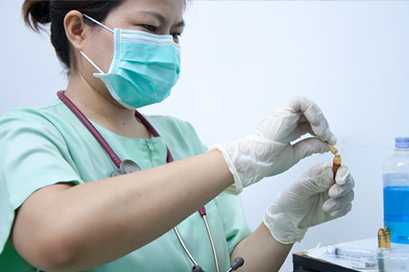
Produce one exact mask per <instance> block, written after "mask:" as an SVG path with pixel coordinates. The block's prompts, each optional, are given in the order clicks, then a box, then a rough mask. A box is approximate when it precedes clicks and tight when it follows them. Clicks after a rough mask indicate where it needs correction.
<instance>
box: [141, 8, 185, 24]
mask: <svg viewBox="0 0 409 272" xmlns="http://www.w3.org/2000/svg"><path fill="white" fill-rule="evenodd" d="M143 13H145V14H148V15H151V16H153V17H156V18H157V19H158V20H159V21H160V22H161V23H162V24H164V23H165V22H166V18H165V17H164V16H163V15H162V14H160V13H158V12H154V11H144V12H143ZM185 25H186V23H185V21H184V20H182V21H180V22H178V23H176V24H175V25H174V27H184V26H185Z"/></svg>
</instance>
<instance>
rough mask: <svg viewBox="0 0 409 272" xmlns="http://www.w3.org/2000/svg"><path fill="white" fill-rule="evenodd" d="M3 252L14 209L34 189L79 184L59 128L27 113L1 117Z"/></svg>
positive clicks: (0, 230) (0, 229)
mask: <svg viewBox="0 0 409 272" xmlns="http://www.w3.org/2000/svg"><path fill="white" fill-rule="evenodd" d="M0 154H1V156H0V214H1V220H0V253H1V252H2V251H3V249H4V246H5V244H6V242H7V240H8V237H9V235H10V232H11V228H12V225H13V221H14V216H15V210H16V209H17V208H18V207H20V206H21V205H22V203H23V202H24V201H25V200H26V199H27V198H28V197H29V196H30V195H31V194H32V193H33V192H35V191H37V190H39V189H41V188H43V187H45V186H48V185H52V184H56V183H60V182H69V183H74V184H79V183H80V181H81V180H80V177H79V175H78V173H77V172H76V171H75V170H74V169H73V167H72V166H71V165H70V164H69V163H68V159H69V158H68V157H69V151H68V150H67V146H66V144H65V142H64V139H63V137H62V135H61V134H60V133H59V131H58V130H57V129H56V128H55V127H54V126H53V125H52V124H51V123H50V122H49V121H47V120H46V119H44V118H39V117H38V116H35V115H34V114H29V113H26V112H15V113H10V114H8V115H5V116H3V117H2V118H0Z"/></svg>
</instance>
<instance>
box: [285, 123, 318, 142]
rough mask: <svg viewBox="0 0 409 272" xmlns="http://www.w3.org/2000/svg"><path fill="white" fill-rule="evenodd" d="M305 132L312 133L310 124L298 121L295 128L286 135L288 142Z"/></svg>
mask: <svg viewBox="0 0 409 272" xmlns="http://www.w3.org/2000/svg"><path fill="white" fill-rule="evenodd" d="M306 134H311V135H314V132H313V130H312V128H311V125H310V123H308V122H300V123H298V126H297V128H296V129H295V130H294V131H293V132H292V133H291V134H290V135H289V136H288V139H289V142H292V141H295V140H297V139H299V138H300V137H301V136H304V135H306Z"/></svg>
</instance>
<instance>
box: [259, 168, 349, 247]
mask: <svg viewBox="0 0 409 272" xmlns="http://www.w3.org/2000/svg"><path fill="white" fill-rule="evenodd" d="M335 180H336V183H335V182H334V174H333V172H332V167H330V166H325V167H314V168H312V169H311V170H310V171H309V172H307V173H306V175H304V176H303V177H302V178H301V179H300V180H299V181H298V182H297V183H296V184H294V185H293V186H292V187H291V188H290V189H289V190H288V191H287V192H285V193H283V194H281V196H280V197H279V198H278V200H276V201H275V203H274V204H273V205H272V206H271V207H270V208H269V209H268V210H267V212H266V214H265V216H264V224H265V225H266V226H267V228H268V229H269V230H270V232H271V234H272V236H273V237H274V239H276V240H277V241H278V242H280V243H283V244H293V243H295V242H297V241H301V240H302V239H303V238H304V235H305V233H306V231H307V229H308V228H309V227H312V226H315V225H319V224H321V223H324V222H327V221H330V220H333V219H336V218H338V217H342V216H344V215H346V214H347V213H349V212H350V211H351V208H352V201H353V199H354V191H353V189H354V186H355V183H354V179H353V177H352V176H351V174H350V172H349V170H348V168H347V167H345V166H342V167H341V168H339V170H338V172H337V175H336V178H335Z"/></svg>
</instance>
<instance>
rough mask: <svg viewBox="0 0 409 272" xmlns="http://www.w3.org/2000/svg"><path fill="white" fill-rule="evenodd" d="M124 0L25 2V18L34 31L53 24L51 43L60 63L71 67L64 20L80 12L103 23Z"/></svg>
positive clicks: (30, 0) (28, 0)
mask: <svg viewBox="0 0 409 272" xmlns="http://www.w3.org/2000/svg"><path fill="white" fill-rule="evenodd" d="M121 2H122V0H109V1H107V0H25V1H24V3H23V17H24V21H25V23H26V24H27V25H28V26H29V27H30V28H32V29H33V30H34V31H37V32H38V31H40V30H41V29H42V25H43V26H44V25H47V24H49V23H50V24H51V27H50V33H51V43H52V45H53V46H54V49H55V51H56V53H57V56H58V58H59V59H60V61H61V62H62V63H63V64H65V66H66V67H67V68H68V69H69V68H70V67H71V64H72V63H71V58H70V45H69V42H68V39H67V36H66V35H65V29H64V18H65V15H66V14H67V13H68V12H70V11H71V10H78V11H79V12H82V13H85V14H87V15H89V16H91V17H93V18H94V19H96V20H98V21H101V22H103V21H104V20H105V19H106V17H107V16H108V14H109V12H110V11H112V10H113V9H114V8H116V7H117V6H119V5H120V4H121Z"/></svg>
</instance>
